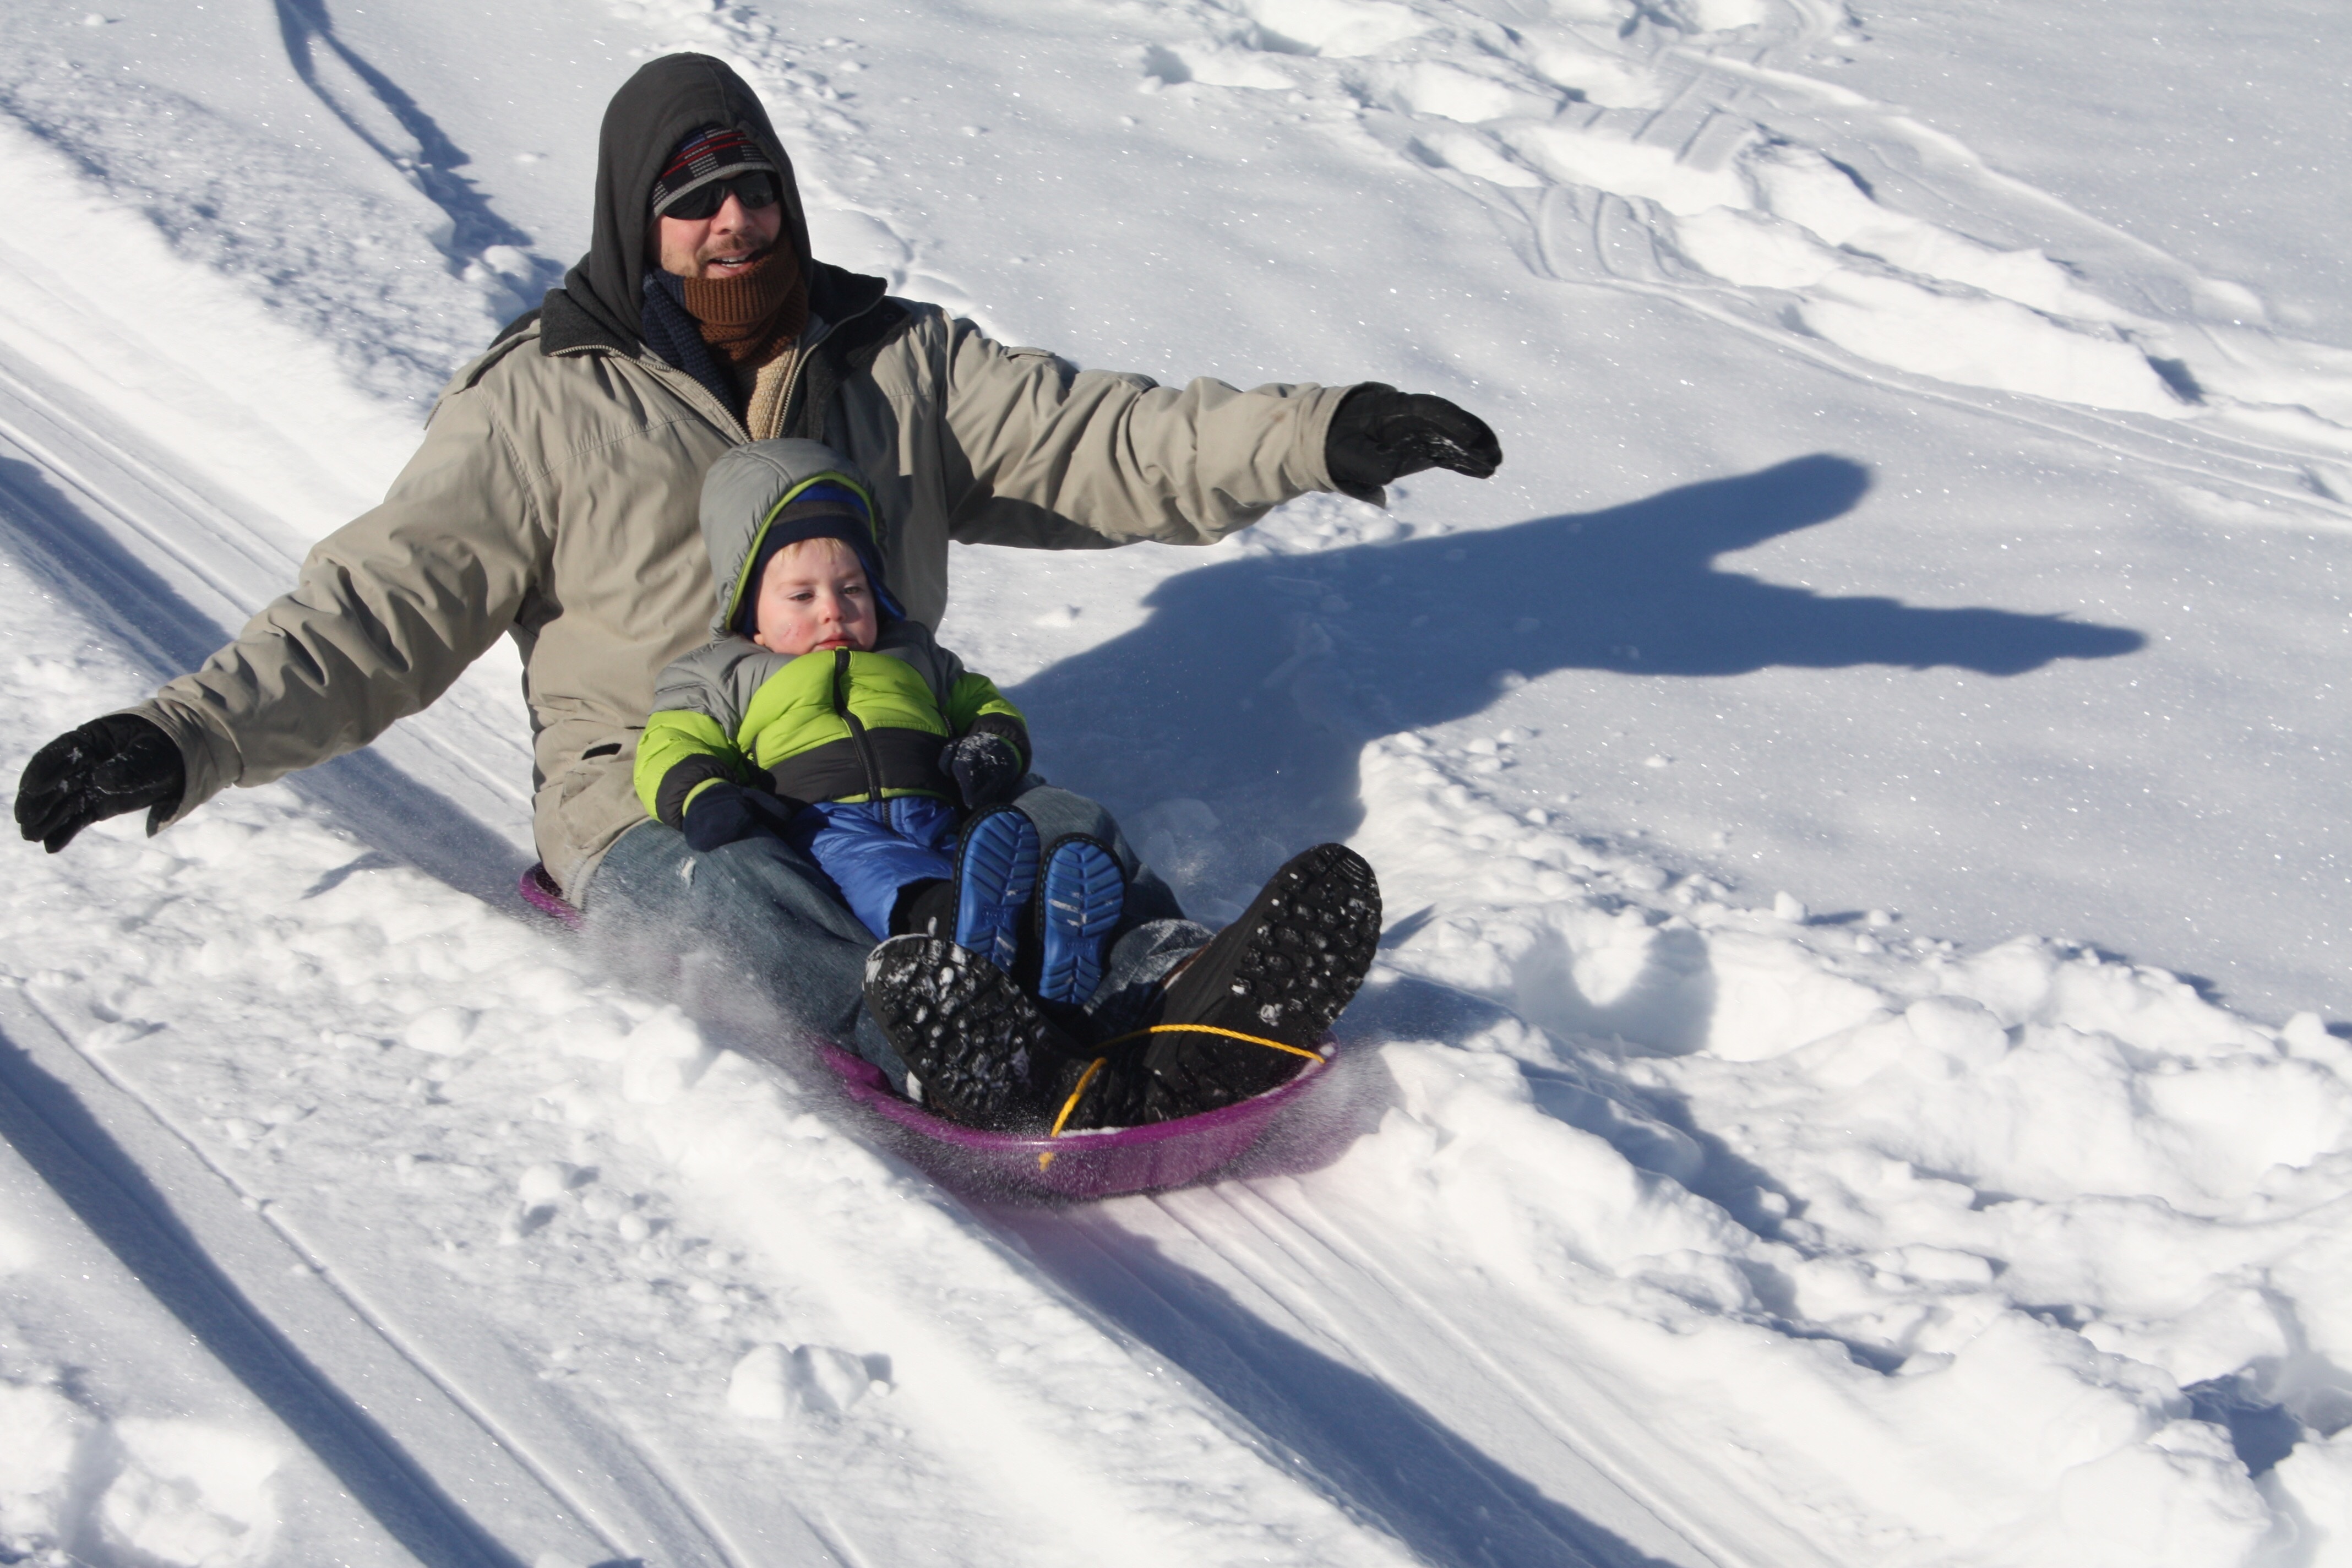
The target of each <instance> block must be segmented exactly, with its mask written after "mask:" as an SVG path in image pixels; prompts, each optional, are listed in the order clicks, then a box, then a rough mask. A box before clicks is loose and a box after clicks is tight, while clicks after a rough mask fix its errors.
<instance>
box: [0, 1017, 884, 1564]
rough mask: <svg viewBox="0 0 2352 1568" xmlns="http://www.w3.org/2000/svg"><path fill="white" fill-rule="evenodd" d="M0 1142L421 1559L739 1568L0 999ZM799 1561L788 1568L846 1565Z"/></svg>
mask: <svg viewBox="0 0 2352 1568" xmlns="http://www.w3.org/2000/svg"><path fill="white" fill-rule="evenodd" d="M0 1041H5V1044H4V1045H0V1136H5V1138H6V1140H7V1142H9V1143H10V1144H11V1145H12V1146H14V1147H15V1148H16V1151H17V1152H18V1153H19V1154H20V1155H21V1156H22V1157H23V1158H24V1159H25V1160H26V1163H29V1164H30V1165H32V1166H33V1168H34V1169H35V1170H36V1171H37V1172H38V1173H40V1175H41V1176H42V1177H43V1179H44V1180H45V1181H47V1183H48V1184H49V1185H50V1187H51V1188H52V1190H54V1191H55V1192H56V1193H57V1194H58V1196H59V1197H61V1198H62V1199H64V1200H65V1202H66V1203H67V1205H68V1206H69V1207H70V1208H72V1209H73V1211H74V1212H75V1214H76V1215H78V1216H79V1217H80V1219H81V1220H82V1221H83V1223H84V1224H85V1225H87V1226H89V1229H90V1230H91V1231H92V1232H93V1233H94V1234H96V1235H97V1236H98V1237H99V1238H100V1240H101V1241H102V1242H103V1243H104V1244H105V1245H106V1247H108V1248H109V1250H110V1251H112V1252H113V1253H114V1254H115V1255H116V1256H117V1257H118V1258H121V1260H122V1262H123V1263H124V1264H125V1266H126V1267H128V1268H130V1269H131V1271H132V1273H134V1274H135V1275H136V1276H138V1278H139V1279H141V1281H142V1283H143V1284H144V1285H146V1286H147V1288H148V1289H150V1291H151V1292H152V1294H153V1296H154V1298H155V1299H156V1300H158V1301H159V1302H160V1303H161V1304H162V1305H163V1307H164V1308H165V1309H166V1310H168V1311H170V1312H171V1313H172V1315H173V1317H175V1318H176V1319H178V1320H179V1321H181V1322H182V1323H183V1324H184V1325H185V1326H186V1327H187V1328H188V1330H189V1331H190V1332H191V1333H193V1334H194V1335H195V1337H196V1338H197V1339H198V1340H199V1342H202V1343H203V1344H204V1346H205V1349H206V1350H207V1351H209V1352H211V1353H212V1354H213V1356H214V1357H215V1359H217V1360H218V1361H219V1362H220V1363H222V1364H223V1365H224V1366H225V1367H226V1369H227V1370H228V1371H229V1372H230V1373H232V1374H234V1375H235V1376H236V1378H237V1379H238V1381H239V1382H241V1383H243V1384H245V1385H246V1386H247V1388H248V1389H250V1390H251V1391H252V1392H253V1393H254V1394H255V1395H256V1396H257V1398H258V1399H260V1401H261V1402H262V1403H263V1404H264V1405H267V1406H268V1408H269V1409H270V1410H271V1412H272V1413H273V1414H275V1415H278V1418H279V1419H280V1420H282V1421H283V1422H285V1424H286V1426H288V1427H289V1429H290V1430H291V1431H292V1432H293V1434H294V1435H295V1436H296V1437H297V1438H298V1439H299V1440H300V1441H301V1442H302V1443H303V1444H304V1445H305V1446H306V1447H309V1448H310V1451H311V1452H312V1453H313V1454H314V1455H316V1456H317V1457H318V1458H319V1459H320V1461H321V1463H322V1464H323V1465H324V1466H325V1468H327V1469H328V1471H329V1472H330V1473H331V1474H332V1475H333V1476H334V1477H335V1479H337V1480H339V1481H341V1483H342V1484H343V1485H344V1486H345V1487H346V1488H347V1489H349V1490H350V1491H351V1493H352V1496H353V1497H354V1498H355V1499H357V1500H359V1501H360V1502H361V1503H362V1506H363V1507H364V1508H365V1509H366V1510H367V1511H368V1512H369V1513H370V1514H371V1515H373V1517H374V1518H375V1519H376V1520H377V1521H379V1522H380V1523H382V1524H383V1527H384V1528H385V1530H386V1531H387V1532H388V1533H390V1534H392V1535H393V1536H394V1537H395V1538H396V1539H397V1540H399V1541H400V1542H401V1543H402V1545H403V1546H404V1547H405V1548H407V1550H408V1551H409V1552H411V1553H412V1554H413V1555H414V1556H415V1557H416V1559H417V1560H418V1561H419V1562H420V1563H426V1564H431V1565H433V1568H441V1565H443V1564H447V1565H449V1568H476V1565H482V1568H512V1565H517V1564H528V1563H532V1562H534V1561H535V1560H536V1559H537V1558H538V1557H539V1556H541V1555H542V1554H545V1553H547V1552H551V1551H556V1552H563V1553H564V1554H565V1555H567V1556H570V1557H572V1558H573V1559H575V1560H583V1559H589V1558H593V1559H595V1560H597V1561H599V1562H612V1563H618V1562H625V1561H643V1562H646V1563H662V1564H678V1565H680V1568H686V1565H689V1564H711V1565H723V1568H743V1565H745V1564H747V1563H750V1562H751V1558H749V1557H747V1556H745V1555H743V1554H742V1553H740V1552H738V1551H735V1550H732V1549H730V1546H729V1545H728V1544H727V1543H725V1542H723V1541H722V1540H721V1538H720V1532H719V1531H718V1530H717V1529H716V1527H714V1526H713V1525H712V1524H711V1523H710V1521H709V1520H708V1519H707V1518H706V1517H705V1516H704V1515H703V1514H702V1512H701V1511H700V1510H699V1509H698V1507H697V1506H696V1505H695V1503H694V1502H693V1500H692V1499H691V1496H690V1491H689V1489H688V1488H686V1487H685V1486H683V1485H681V1484H679V1483H678V1482H677V1480H676V1479H674V1478H672V1477H669V1476H667V1474H665V1473H664V1471H663V1468H662V1467H661V1465H660V1464H659V1462H658V1461H657V1460H656V1459H655V1458H653V1457H651V1456H649V1455H647V1454H646V1453H644V1452H642V1451H640V1450H638V1449H637V1448H635V1447H634V1446H633V1445H631V1444H630V1443H629V1442H628V1441H627V1439H626V1438H625V1436H624V1435H623V1434H621V1433H619V1432H617V1431H615V1430H614V1428H613V1427H612V1426H610V1425H609V1424H606V1423H603V1422H599V1421H596V1420H594V1419H593V1416H592V1415H590V1413H588V1412H583V1411H573V1410H565V1409H562V1408H558V1407H557V1405H556V1403H555V1401H554V1400H553V1399H551V1397H550V1396H548V1395H546V1394H541V1393H538V1389H539V1388H541V1387H543V1386H544V1385H535V1384H530V1383H529V1382H527V1381H526V1380H527V1379H528V1377H529V1373H526V1372H524V1371H523V1370H522V1369H521V1368H520V1367H517V1368H516V1375H515V1378H514V1380H513V1384H512V1385H511V1386H509V1387H508V1388H505V1389H499V1390H488V1389H481V1388H476V1389H470V1390H469V1389H467V1388H465V1387H462V1386H460V1385H459V1384H458V1383H457V1381H456V1380H455V1379H453V1378H451V1377H450V1376H449V1375H448V1374H447V1373H445V1372H444V1371H443V1370H442V1369H441V1368H440V1367H438V1366H437V1365H436V1363H435V1359H434V1357H433V1354H432V1352H431V1351H430V1350H429V1348H427V1347H425V1346H424V1345H422V1344H420V1343H418V1342H416V1340H415V1337H414V1336H413V1335H410V1334H408V1333H406V1332H404V1331H403V1330H402V1329H401V1328H400V1327H399V1326H398V1325H397V1324H396V1323H394V1321H391V1319H390V1317H389V1315H388V1314H386V1313H384V1312H383V1311H382V1310H379V1309H377V1308H376V1307H375V1306H373V1304H372V1303H371V1302H369V1301H368V1300H366V1298H365V1295H364V1293H363V1292H362V1290H361V1289H358V1288H357V1287H356V1286H354V1285H353V1284H352V1282H350V1281H348V1280H347V1279H343V1278H341V1275H340V1274H339V1272H338V1270H337V1268H335V1266H334V1264H333V1262H332V1261H331V1259H329V1258H325V1257H322V1256H321V1255H320V1252H319V1251H318V1250H317V1249H316V1248H315V1247H312V1246H311V1245H310V1244H309V1243H308V1242H307V1241H306V1239H305V1238H304V1237H301V1236H300V1235H299V1234H298V1233H297V1232H296V1231H295V1230H294V1229H293V1228H292V1227H291V1226H289V1225H287V1224H285V1223H284V1222H283V1221H282V1220H280V1219H279V1218H278V1216H277V1215H274V1214H273V1213H272V1212H271V1205H268V1202H267V1201H266V1200H263V1199H261V1198H258V1197H257V1196H256V1195H255V1194H251V1193H247V1192H246V1191H244V1190H243V1189H242V1188H240V1187H239V1185H238V1184H237V1183H236V1180H235V1178H234V1177H233V1176H232V1175H230V1174H229V1173H227V1172H226V1171H225V1170H223V1169H222V1168H221V1167H220V1166H219V1165H217V1164H216V1163H214V1162H212V1161H211V1160H209V1159H208V1158H207V1157H206V1156H205V1152H204V1149H203V1146H202V1144H201V1143H200V1142H197V1141H196V1140H195V1139H194V1138H193V1137H191V1136H190V1135H189V1134H188V1133H187V1132H186V1131H184V1130H183V1129H180V1128H178V1127H176V1126H174V1125H173V1123H172V1121H171V1120H170V1118H169V1117H168V1116H167V1115H166V1114H165V1113H164V1112H163V1110H160V1109H159V1108H158V1107H156V1106H155V1105H154V1104H153V1103H152V1102H151V1101H149V1100H146V1099H145V1098H143V1097H142V1096H141V1095H139V1094H138V1093H137V1091H136V1090H135V1089H132V1088H131V1086H129V1085H127V1084H125V1083H123V1082H121V1081H120V1080H119V1079H115V1078H113V1077H111V1076H110V1075H108V1074H107V1073H106V1072H105V1070H104V1069H103V1068H101V1067H100V1066H99V1065H97V1064H95V1063H93V1062H92V1061H91V1060H90V1059H89V1058H87V1057H85V1056H83V1055H82V1054H81V1053H79V1052H78V1051H77V1050H75V1048H74V1047H72V1046H71V1044H69V1043H68V1040H67V1039H66V1037H65V1036H64V1035H63V1034H62V1033H60V1032H59V1031H58V1029H57V1028H56V1027H55V1026H53V1025H52V1024H51V1023H50V1022H49V1021H48V1020H47V1018H45V1017H43V1016H41V1015H40V1014H39V1013H38V1011H37V1008H36V1007H35V1006H33V1005H31V1004H29V1003H28V1002H27V1001H26V999H25V998H23V997H22V995H21V994H15V995H8V996H5V998H0ZM534 1405H535V1406H536V1408H532V1406H534ZM583 1417H588V1418H584V1419H583ZM566 1478H603V1484H602V1485H599V1486H588V1485H583V1484H582V1483H581V1481H580V1480H578V1479H566ZM805 1544H806V1546H807V1548H808V1551H807V1552H806V1554H805V1555H802V1556H799V1557H798V1558H797V1560H799V1561H806V1562H822V1561H836V1560H838V1559H837V1558H836V1557H835V1553H834V1552H831V1551H829V1550H827V1549H825V1548H824V1546H823V1545H822V1543H821V1542H818V1541H817V1540H816V1539H815V1538H814V1535H812V1537H811V1538H810V1540H809V1541H808V1542H806V1543H805Z"/></svg>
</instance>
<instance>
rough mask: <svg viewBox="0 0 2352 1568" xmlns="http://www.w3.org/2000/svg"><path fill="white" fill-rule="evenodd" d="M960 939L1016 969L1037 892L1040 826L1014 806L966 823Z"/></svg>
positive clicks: (959, 873) (959, 871) (958, 883)
mask: <svg viewBox="0 0 2352 1568" xmlns="http://www.w3.org/2000/svg"><path fill="white" fill-rule="evenodd" d="M955 887H956V920H955V943H956V945H957V946H958V947H961V948H962V949H964V950H965V951H966V952H974V953H977V954H979V955H980V956H981V957H982V958H984V959H986V960H988V962H989V963H992V964H994V965H995V966H996V967H997V968H998V969H999V970H1000V971H1002V972H1003V973H1008V974H1009V973H1012V971H1013V959H1014V958H1015V956H1017V955H1018V953H1019V952H1020V948H1021V917H1022V914H1023V912H1024V910H1026V908H1027V906H1028V903H1029V897H1030V895H1031V894H1032V893H1034V892H1035V891H1036V890H1037V829H1036V827H1035V826H1034V825H1033V824H1032V823H1031V822H1030V820H1029V819H1028V818H1027V817H1025V816H1022V815H1021V814H1020V813H1019V812H1017V811H1015V810H1013V808H1012V807H1011V806H1009V805H1001V806H998V807H996V808H995V809H993V810H991V811H983V812H982V813H980V814H979V815H978V816H974V817H973V818H972V819H971V821H969V822H967V823H965V824H964V825H963V837H962V839H961V842H960V843H959V844H958V845H957V846H956V875H955Z"/></svg>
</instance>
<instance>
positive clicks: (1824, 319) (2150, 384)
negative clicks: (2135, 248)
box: [1799, 272, 2189, 419]
mask: <svg viewBox="0 0 2352 1568" xmlns="http://www.w3.org/2000/svg"><path fill="white" fill-rule="evenodd" d="M1799 312H1800V315H1801V318H1802V320H1803V321H1804V324H1805V326H1806V328H1807V329H1808V330H1810V331H1812V332H1814V333H1816V334H1818V335H1819V336H1821V337H1823V338H1826V339H1828V340H1829V341H1830V342H1833V343H1835V344H1837V345H1838V347H1840V348H1842V349H1845V350H1847V351H1849V352H1850V353H1857V354H1860V355H1861V356H1862V357H1863V358H1864V359H1870V360H1876V361H1877V362H1878V363H1881V364H1889V365H1893V366H1894V367H1895V369H1897V370H1906V371H1909V372H1911V373H1913V374H1916V375H1926V376H1933V377H1934V378H1936V379H1937V380H1938V381H1948V382H1953V383H1956V384H1959V385H1961V386H1982V387H1990V388H1991V389H1992V390H1993V391H1996V392H2018V393H2024V394H2026V395H2030V396H2034V397H2047V398H2052V399H2053V400H2055V401H2057V402H2061V403H2079V404H2083V405H2086V406H2088V407H2092V408H2112V409H2116V410H2118V411H2120V412H2123V413H2127V414H2152V415H2156V416H2159V417H2162V418H2166V419H2178V418H2180V417H2181V416H2184V415H2185V414H2187V413H2188V412H2189V408H2188V405H2185V404H2183V403H2182V402H2181V401H2180V399H2179V396H2178V395H2175V394H2174V393H2173V391H2172V389H2171V388H2170V387H2168V385H2166V384H2165V382H2164V378H2163V377H2161V376H2159V375H2158V374H2157V373H2156V369H2155V367H2154V366H2152V365H2150V364H2149V363H2147V355H2145V354H2143V353H2140V352H2139V350H2137V349H2136V348H2134V347H2133V346H2132V345H2131V344H2130V343H2128V342H2125V341H2124V340H2123V339H2122V338H2121V337H2120V336H2118V335H2116V334H2115V333H2114V332H2113V331H2112V329H2105V328H2102V327H2099V326H2096V325H2095V324H2093V323H2090V322H2080V323H2068V322H2062V321H2054V320H2053V319H2052V318H2050V317H2048V316H2045V315H2042V313H2040V312H2039V311H2036V310H2028V309H2027V308H2026V307H2024V306H2022V305H2017V304H2012V303H2011V302H2010V301H2009V300H2000V299H1993V298H1990V297H1989V296H1986V295H1983V294H1979V293H1977V292H1975V291H1974V290H1958V289H1955V291H1952V292H1945V291H1943V290H1940V289H1929V288H1926V287H1924V286H1922V285H1920V284H1917V283H1910V282H1906V281H1904V280H1903V279H1899V278H1887V277H1877V276H1872V275H1868V274H1864V273H1860V272H1840V273H1837V274H1834V275H1833V276H1832V277H1829V278H1827V279H1823V280H1822V283H1821V284H1820V285H1819V287H1818V288H1816V289H1814V290H1813V293H1812V296H1811V298H1810V299H1808V300H1806V302H1805V303H1804V304H1803V305H1802V306H1801V307H1800V308H1799Z"/></svg>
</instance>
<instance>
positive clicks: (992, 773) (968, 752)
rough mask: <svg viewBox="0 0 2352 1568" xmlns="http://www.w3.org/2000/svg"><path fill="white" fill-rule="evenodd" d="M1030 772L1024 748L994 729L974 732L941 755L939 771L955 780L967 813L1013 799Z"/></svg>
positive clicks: (949, 746) (949, 744)
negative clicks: (1023, 751)
mask: <svg viewBox="0 0 2352 1568" xmlns="http://www.w3.org/2000/svg"><path fill="white" fill-rule="evenodd" d="M1028 771H1029V768H1028V764H1026V763H1024V762H1023V761H1022V760H1021V748H1020V747H1018V746H1016V745H1014V744H1013V742H1011V741H1010V740H1008V739H1007V738H1006V737H1004V736H1003V735H1000V734H998V733H996V732H995V731H991V730H974V731H972V732H971V734H969V735H966V736H965V737H964V738H963V739H961V740H960V741H951V742H949V743H948V749H947V750H946V751H944V752H940V772H941V773H945V774H947V775H948V777H950V778H951V779H953V780H955V786H956V793H957V794H958V795H962V796H963V808H964V809H965V810H966V811H978V810H979V809H980V808H981V807H982V806H983V805H996V804H997V803H998V802H999V801H1005V800H1010V799H1012V798H1013V791H1014V790H1015V789H1016V788H1018V787H1019V786H1020V784H1021V775H1022V774H1023V773H1027V772H1028Z"/></svg>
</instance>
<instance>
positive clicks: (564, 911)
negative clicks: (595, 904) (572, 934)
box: [515, 860, 580, 931]
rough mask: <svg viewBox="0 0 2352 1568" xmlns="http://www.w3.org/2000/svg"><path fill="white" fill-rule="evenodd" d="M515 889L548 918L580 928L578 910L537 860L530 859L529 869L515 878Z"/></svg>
mask: <svg viewBox="0 0 2352 1568" xmlns="http://www.w3.org/2000/svg"><path fill="white" fill-rule="evenodd" d="M515 891H516V892H518V893H520V894H521V895H522V901H523V902H524V903H526V904H529V905H530V907H531V908H532V909H535V910H538V911H539V912H540V913H541V914H543V915H545V916H546V917H547V918H548V919H550V920H553V921H562V922H563V923H564V924H565V925H566V926H568V927H570V928H571V929H572V930H573V931H578V930H579V929H580V910H578V908H576V907H575V906H574V905H573V904H572V902H571V900H568V899H566V898H565V897H564V896H563V889H561V888H559V887H557V886H556V885H555V879H554V878H552V877H551V876H549V875H548V874H547V868H546V867H544V866H542V865H541V864H540V863H539V862H538V861H536V860H534V861H532V862H531V866H530V870H528V871H525V872H524V873H523V874H522V875H521V876H520V877H518V878H516V879H515Z"/></svg>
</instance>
